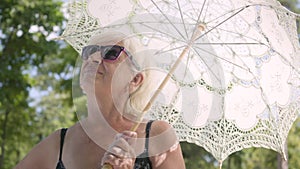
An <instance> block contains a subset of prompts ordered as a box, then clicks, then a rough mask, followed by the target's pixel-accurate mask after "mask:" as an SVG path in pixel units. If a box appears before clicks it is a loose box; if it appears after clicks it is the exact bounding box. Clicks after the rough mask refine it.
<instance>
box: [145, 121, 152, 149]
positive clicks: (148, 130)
mask: <svg viewBox="0 0 300 169" xmlns="http://www.w3.org/2000/svg"><path fill="white" fill-rule="evenodd" d="M152 123H153V120H150V121H149V122H148V123H147V125H146V141H145V150H146V151H147V152H148V148H149V135H150V129H151V125H152Z"/></svg>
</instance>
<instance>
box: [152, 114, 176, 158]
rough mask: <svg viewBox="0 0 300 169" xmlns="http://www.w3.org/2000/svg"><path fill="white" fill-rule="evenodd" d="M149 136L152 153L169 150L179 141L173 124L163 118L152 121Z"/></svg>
mask: <svg viewBox="0 0 300 169" xmlns="http://www.w3.org/2000/svg"><path fill="white" fill-rule="evenodd" d="M149 138H150V141H149V143H150V147H151V151H152V154H159V153H161V151H167V150H169V149H170V148H171V147H173V146H174V145H175V144H177V143H178V139H177V136H176V133H175V131H174V129H173V128H172V126H171V125H170V124H169V123H167V122H165V121H161V120H156V121H154V122H153V123H152V126H151V130H150V135H149Z"/></svg>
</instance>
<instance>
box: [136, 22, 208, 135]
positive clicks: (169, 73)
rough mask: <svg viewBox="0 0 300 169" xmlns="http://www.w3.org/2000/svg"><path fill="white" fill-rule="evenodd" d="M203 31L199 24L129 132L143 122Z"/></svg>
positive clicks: (203, 26)
mask: <svg viewBox="0 0 300 169" xmlns="http://www.w3.org/2000/svg"><path fill="white" fill-rule="evenodd" d="M204 29H205V25H203V24H199V25H198V29H197V30H196V31H195V33H194V34H193V36H192V38H191V41H190V42H189V44H188V45H187V46H186V47H185V48H184V49H183V51H182V52H181V54H180V55H179V57H178V59H177V60H176V62H175V63H174V64H173V66H172V67H171V69H170V71H169V72H168V74H167V75H166V77H165V78H164V80H163V81H162V82H161V84H160V85H159V87H158V88H157V90H156V91H155V93H154V94H153V96H152V97H151V98H150V100H149V102H148V103H147V104H146V106H145V108H144V109H143V111H142V115H141V117H140V118H139V120H138V122H136V123H135V124H134V125H133V127H132V128H131V131H136V130H137V128H138V126H139V125H140V123H141V122H142V120H143V117H144V115H145V114H146V113H147V111H148V110H149V109H150V107H151V105H152V103H153V102H154V101H155V99H156V98H157V96H158V94H159V92H160V91H161V90H162V89H163V88H164V87H165V85H166V84H167V82H168V81H169V79H170V78H171V75H172V74H173V73H174V71H175V70H176V68H177V67H178V65H179V63H180V62H181V61H182V59H183V57H184V56H185V55H186V53H187V52H188V51H189V50H190V48H191V46H192V45H193V43H194V42H195V40H196V39H197V38H198V37H199V35H200V34H201V32H202V31H204Z"/></svg>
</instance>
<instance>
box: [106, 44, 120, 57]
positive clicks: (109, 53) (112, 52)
mask: <svg viewBox="0 0 300 169" xmlns="http://www.w3.org/2000/svg"><path fill="white" fill-rule="evenodd" d="M121 52H122V48H121V47H120V46H112V47H106V48H104V50H103V55H102V57H103V59H106V60H116V59H117V58H118V57H119V55H120V53H121Z"/></svg>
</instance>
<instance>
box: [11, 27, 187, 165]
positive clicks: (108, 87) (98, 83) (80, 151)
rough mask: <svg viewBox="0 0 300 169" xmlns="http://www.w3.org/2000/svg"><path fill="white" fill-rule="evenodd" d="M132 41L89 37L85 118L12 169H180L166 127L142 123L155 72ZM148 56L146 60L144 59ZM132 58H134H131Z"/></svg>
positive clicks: (172, 137)
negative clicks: (140, 120)
mask: <svg viewBox="0 0 300 169" xmlns="http://www.w3.org/2000/svg"><path fill="white" fill-rule="evenodd" d="M141 49H142V48H141V46H139V45H138V43H137V41H135V40H134V38H128V37H126V36H125V35H124V34H121V33H116V32H110V33H103V34H101V35H100V36H99V35H97V36H94V37H92V40H91V41H90V43H89V45H88V46H86V47H84V48H83V51H82V56H81V57H82V59H83V64H82V68H81V75H80V85H81V88H82V89H83V91H84V93H85V94H86V96H87V109H88V116H87V117H86V118H85V119H83V120H81V121H80V122H78V123H77V124H75V125H74V126H72V127H70V128H69V129H67V130H66V129H64V130H58V131H56V132H54V133H53V134H51V135H50V136H48V137H47V138H46V139H44V140H43V141H41V142H40V143H39V144H38V145H36V146H35V147H34V148H33V149H32V150H31V152H30V153H29V154H28V155H27V156H26V157H25V158H24V159H23V160H22V161H21V162H20V163H19V164H18V165H17V166H16V169H35V168H36V169H54V168H55V167H56V168H57V169H64V168H66V169H98V168H99V169H100V168H101V167H102V166H103V165H104V164H110V165H112V166H113V168H114V169H121V168H122V169H132V168H142V169H144V168H145V169H147V168H149V169H150V168H152V169H168V168H170V169H171V168H172V169H184V168H185V165H184V161H183V157H182V153H181V148H180V145H179V143H178V141H177V139H176V135H175V133H174V131H173V129H172V128H171V127H170V125H169V124H168V123H166V122H164V121H149V120H147V119H143V120H142V122H141V124H140V125H139V126H138V128H137V129H136V130H135V131H134V132H133V131H129V130H130V129H131V128H132V126H133V125H134V124H136V122H137V121H138V120H139V119H140V118H141V112H142V110H143V109H144V107H145V105H146V103H147V102H148V100H149V98H150V97H151V94H152V93H153V90H155V87H153V86H154V83H157V82H156V81H155V80H154V79H155V78H154V77H155V76H154V74H153V73H155V71H153V70H152V69H150V68H149V67H146V66H144V65H145V64H147V63H149V60H146V59H145V58H144V57H137V55H132V54H136V53H138V50H140V51H141V55H143V54H145V53H143V51H142V50H141ZM145 55H146V54H145ZM133 56H135V57H133Z"/></svg>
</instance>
